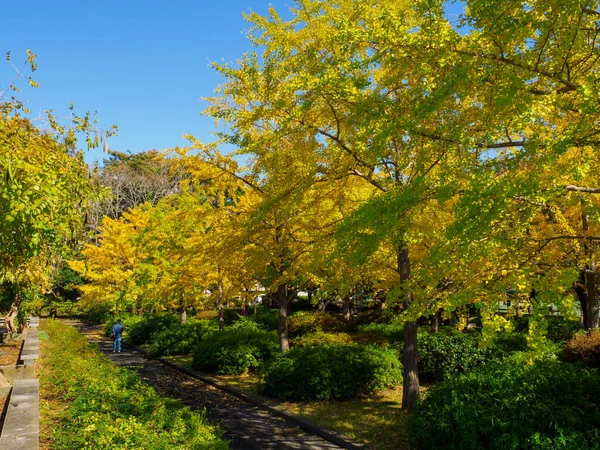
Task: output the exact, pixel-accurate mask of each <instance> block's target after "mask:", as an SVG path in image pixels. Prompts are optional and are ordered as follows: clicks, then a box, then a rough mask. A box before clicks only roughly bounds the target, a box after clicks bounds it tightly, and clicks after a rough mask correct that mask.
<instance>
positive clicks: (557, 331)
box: [512, 316, 581, 343]
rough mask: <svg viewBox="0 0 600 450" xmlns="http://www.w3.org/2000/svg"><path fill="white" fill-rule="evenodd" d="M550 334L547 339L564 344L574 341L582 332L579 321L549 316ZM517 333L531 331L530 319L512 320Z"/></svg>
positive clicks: (547, 318) (518, 318)
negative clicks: (579, 332) (578, 333)
mask: <svg viewBox="0 0 600 450" xmlns="http://www.w3.org/2000/svg"><path fill="white" fill-rule="evenodd" d="M545 320H546V321H547V323H548V332H547V334H546V337H547V338H548V339H549V340H551V341H552V342H559V343H564V342H567V341H568V340H570V339H572V338H573V337H574V336H575V335H576V334H577V332H578V331H580V330H581V327H580V326H579V321H577V320H569V319H565V318H564V317H561V316H547V317H546V319H545ZM512 322H513V324H514V328H515V331H517V332H523V333H526V332H527V331H529V317H527V316H524V317H514V318H513V319H512Z"/></svg>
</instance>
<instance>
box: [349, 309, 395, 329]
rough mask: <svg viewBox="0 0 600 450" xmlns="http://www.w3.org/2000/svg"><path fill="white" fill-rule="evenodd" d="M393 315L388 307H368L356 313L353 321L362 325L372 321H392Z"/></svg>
mask: <svg viewBox="0 0 600 450" xmlns="http://www.w3.org/2000/svg"><path fill="white" fill-rule="evenodd" d="M393 317H394V316H393V315H392V314H391V313H390V312H389V310H386V309H367V310H365V311H361V312H359V313H358V314H356V315H355V316H354V317H353V318H352V321H353V322H354V323H355V324H356V325H358V326H360V325H368V324H371V323H390V322H391V321H392V319H393Z"/></svg>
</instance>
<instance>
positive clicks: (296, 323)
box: [288, 311, 355, 337]
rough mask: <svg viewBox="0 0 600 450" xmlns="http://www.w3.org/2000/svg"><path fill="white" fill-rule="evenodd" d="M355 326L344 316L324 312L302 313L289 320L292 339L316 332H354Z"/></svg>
mask: <svg viewBox="0 0 600 450" xmlns="http://www.w3.org/2000/svg"><path fill="white" fill-rule="evenodd" d="M354 328H355V325H354V323H353V322H349V321H347V320H346V319H345V318H343V317H342V316H337V315H335V314H331V313H323V312H307V311H301V312H299V313H296V314H294V315H293V316H291V317H290V318H289V319H288V332H289V335H290V337H296V336H302V335H304V334H308V333H314V332H315V331H338V332H339V331H341V332H348V331H353V329H354Z"/></svg>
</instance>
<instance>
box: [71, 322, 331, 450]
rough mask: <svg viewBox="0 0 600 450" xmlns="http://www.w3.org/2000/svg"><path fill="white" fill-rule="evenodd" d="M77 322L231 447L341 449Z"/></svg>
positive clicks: (120, 362)
mask: <svg viewBox="0 0 600 450" xmlns="http://www.w3.org/2000/svg"><path fill="white" fill-rule="evenodd" d="M67 323H69V324H70V325H73V326H76V327H77V328H78V329H79V330H80V331H81V332H82V333H83V334H85V335H86V336H87V338H88V340H89V341H90V342H95V343H97V344H98V346H99V347H100V350H101V351H102V352H104V353H105V354H106V356H107V357H108V358H109V359H110V360H111V361H112V362H114V363H115V364H116V365H118V366H129V367H132V368H134V369H135V370H136V371H137V372H138V373H139V375H140V377H141V378H142V380H143V381H144V382H145V383H147V384H149V385H151V386H154V387H155V388H156V389H157V391H158V392H160V393H161V395H164V396H168V397H171V398H175V399H177V400H180V401H181V402H182V403H183V404H185V405H187V406H189V407H190V408H192V409H195V410H204V409H205V408H206V416H207V418H208V419H209V421H210V422H211V423H213V424H217V425H219V426H220V427H221V428H222V429H223V430H224V432H225V438H226V439H228V440H229V441H230V447H231V449H232V450H248V449H256V450H264V449H282V450H283V449H303V450H304V449H306V450H320V449H339V448H341V447H338V446H337V445H334V444H332V443H331V442H328V441H326V440H324V439H322V438H321V437H319V436H316V435H312V434H310V433H307V432H304V431H302V430H301V429H300V428H298V427H296V426H295V425H293V424H291V423H288V422H287V421H286V420H285V419H283V418H280V417H275V416H273V415H272V414H270V413H269V412H267V411H265V410H262V409H261V408H259V407H256V406H253V405H250V404H248V403H246V402H244V401H242V400H240V399H238V398H236V397H233V396H231V395H228V394H226V393H224V392H222V391H220V390H218V389H216V388H213V387H212V386H209V385H207V384H205V383H203V382H201V381H199V380H197V379H195V378H193V377H191V376H189V375H187V374H185V373H182V372H179V371H177V370H175V369H173V368H171V367H169V366H167V365H165V364H162V363H161V362H160V361H156V360H153V359H150V358H147V357H146V356H145V355H144V354H143V353H141V352H139V351H137V350H133V349H131V348H129V347H128V348H126V347H125V346H124V347H123V351H122V352H121V353H113V349H112V341H111V340H108V339H106V338H104V337H102V336H101V335H100V334H99V332H98V328H97V327H85V326H83V325H82V324H80V323H77V322H67Z"/></svg>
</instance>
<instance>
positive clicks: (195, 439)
mask: <svg viewBox="0 0 600 450" xmlns="http://www.w3.org/2000/svg"><path fill="white" fill-rule="evenodd" d="M42 328H43V330H44V331H46V332H47V333H48V335H49V339H46V340H42V341H41V342H40V344H41V352H40V355H41V358H40V360H38V364H36V366H38V367H37V369H38V370H39V372H38V373H39V379H40V400H41V401H40V409H41V415H40V425H41V427H40V429H41V430H42V435H43V439H44V440H45V441H46V442H47V443H49V448H50V447H51V448H53V449H57V450H61V449H74V450H75V449H83V448H92V449H93V448H96V449H116V448H118V449H124V450H133V449H141V448H143V449H150V450H168V449H182V448H187V449H214V450H217V449H219V450H220V449H223V450H225V449H227V447H228V446H227V444H226V442H225V441H224V440H223V439H222V438H221V433H220V432H219V431H218V430H217V429H216V428H215V427H213V426H210V425H209V424H208V423H207V421H206V419H205V418H204V415H203V414H202V413H199V412H194V411H191V410H190V409H189V408H187V407H185V406H183V405H181V404H180V403H179V402H177V401H175V400H172V399H166V398H162V397H160V396H158V395H157V394H156V392H155V391H154V389H152V388H151V387H148V386H146V385H144V384H143V383H142V382H141V381H140V379H139V377H138V376H137V375H135V374H134V373H133V372H130V371H128V370H126V369H123V368H118V367H115V366H114V365H113V364H112V363H111V362H110V361H108V360H107V359H106V358H105V357H104V356H102V355H101V354H100V352H99V351H98V350H97V348H95V347H94V346H91V345H89V344H88V343H87V342H86V341H85V339H84V338H83V337H82V336H81V335H80V334H79V333H78V332H77V331H76V330H75V329H73V328H71V327H68V326H66V325H64V324H62V323H60V322H58V321H54V320H48V321H43V322H42Z"/></svg>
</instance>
